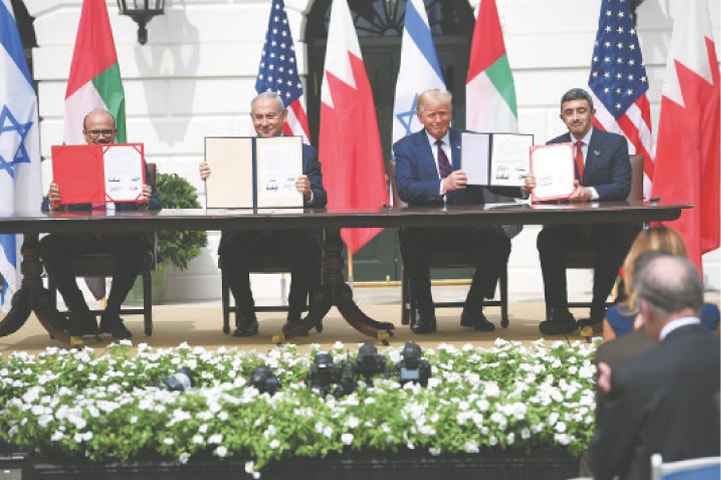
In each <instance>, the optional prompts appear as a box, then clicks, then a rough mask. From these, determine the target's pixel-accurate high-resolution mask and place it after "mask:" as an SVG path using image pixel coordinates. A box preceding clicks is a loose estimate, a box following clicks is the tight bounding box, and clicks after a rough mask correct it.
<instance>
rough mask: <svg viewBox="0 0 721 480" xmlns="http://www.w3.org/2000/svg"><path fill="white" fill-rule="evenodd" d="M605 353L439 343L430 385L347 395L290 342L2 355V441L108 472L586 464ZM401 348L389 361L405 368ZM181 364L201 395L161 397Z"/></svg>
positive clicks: (346, 354)
mask: <svg viewBox="0 0 721 480" xmlns="http://www.w3.org/2000/svg"><path fill="white" fill-rule="evenodd" d="M357 347H358V346H355V347H353V348H349V347H346V346H344V345H342V344H336V345H335V346H334V347H333V349H332V350H331V352H330V353H331V355H332V356H333V359H334V361H335V362H339V361H341V360H350V359H353V358H354V357H355V355H356V353H357V350H358V348H357ZM594 348H595V347H594V346H593V345H587V344H584V343H580V342H577V343H574V344H572V345H571V346H569V345H566V344H563V343H560V342H558V343H554V344H552V345H550V346H548V345H546V344H545V343H544V342H543V341H542V340H539V341H538V342H535V343H534V344H533V345H532V346H531V347H526V346H523V345H522V344H520V343H515V342H507V341H503V340H498V341H497V342H496V344H495V346H494V348H492V349H482V348H477V347H473V346H471V345H466V346H464V347H463V348H461V349H458V348H456V347H454V346H452V345H439V346H438V348H437V349H435V350H426V351H425V352H423V354H424V356H425V357H426V358H427V359H428V360H430V363H431V367H432V377H431V379H430V381H429V382H428V386H427V387H425V388H423V387H421V386H419V385H416V384H411V383H409V384H406V385H405V386H403V387H401V386H400V385H399V382H398V380H397V378H396V377H394V376H391V377H390V378H381V377H376V378H375V379H374V382H373V385H372V386H370V387H369V386H366V384H365V382H359V384H358V387H357V389H356V390H355V392H354V393H352V394H349V395H346V396H343V397H340V398H334V397H333V396H331V395H328V396H326V397H325V398H324V397H322V396H321V395H319V394H318V392H316V391H313V390H311V389H310V388H308V386H307V384H306V379H307V376H308V372H309V367H310V365H311V363H312V361H313V358H314V356H315V353H317V351H318V348H317V346H314V347H311V353H310V354H309V355H301V354H298V353H297V349H296V348H295V347H294V346H292V345H287V346H284V347H279V348H276V349H273V350H271V351H270V352H268V353H265V354H260V353H255V352H250V353H248V352H241V351H237V350H235V349H225V348H220V349H218V350H217V351H207V350H205V349H203V348H192V347H190V346H188V345H187V344H183V345H180V346H179V347H177V348H175V349H153V348H151V347H149V346H147V345H145V344H141V345H139V346H138V349H137V354H132V353H131V352H132V344H131V343H130V342H129V341H122V342H120V343H119V344H116V345H112V346H111V347H110V349H109V353H107V354H104V355H96V354H95V352H94V351H93V349H91V348H85V349H84V350H80V351H70V350H64V349H58V348H48V349H47V350H46V351H45V352H43V353H41V354H38V355H30V354H27V353H23V352H19V353H14V354H11V355H10V356H9V358H7V359H0V405H2V407H1V408H0V444H2V443H4V444H6V445H9V446H12V447H13V448H14V449H25V450H27V451H35V452H38V453H40V454H63V455H70V456H80V457H86V458H88V459H91V460H94V461H105V462H107V461H124V460H128V459H133V458H140V457H146V456H148V455H150V456H152V455H160V456H164V457H167V458H173V459H176V461H178V462H181V463H184V462H187V461H188V460H189V459H190V458H191V457H192V456H194V455H197V454H201V453H202V454H207V453H212V454H213V455H215V456H216V457H220V458H223V457H232V456H240V457H246V458H252V459H253V461H252V462H248V464H247V466H246V470H248V471H249V472H256V471H258V470H260V469H261V468H262V467H263V466H264V465H265V464H267V463H268V462H269V461H271V460H281V459H284V458H290V457H323V456H325V455H326V454H328V453H329V452H342V451H360V450H376V451H384V452H396V451H398V450H402V449H416V450H418V449H423V450H426V451H428V452H431V453H432V454H443V453H459V452H466V453H470V454H473V453H477V452H479V451H480V450H481V449H483V448H488V447H494V448H508V447H513V448H527V449H531V448H537V447H558V446H562V447H564V448H567V449H568V451H569V452H570V453H572V454H574V455H578V454H580V452H582V451H583V450H584V449H585V448H586V446H587V444H588V442H589V441H590V438H591V436H592V434H593V421H594V418H593V415H594V408H595V398H594V389H593V381H594V375H595V372H596V369H595V367H594V365H593V362H592V356H593V351H594ZM400 350H401V347H390V348H387V349H385V350H381V351H380V353H381V354H384V355H386V356H387V358H388V362H389V364H392V366H395V364H396V363H397V362H398V361H399V360H400ZM261 364H265V365H267V366H269V367H270V368H271V369H272V370H273V372H274V374H275V375H276V376H277V377H278V378H279V379H280V380H281V382H282V389H281V390H279V391H278V392H277V393H276V394H275V395H273V396H269V395H268V394H261V393H259V392H258V390H256V389H255V388H253V387H251V386H249V385H246V380H247V378H248V377H249V375H250V373H251V372H252V370H253V369H254V368H255V367H256V366H258V365H261ZM182 366H187V367H189V368H190V369H191V370H192V371H193V375H194V380H195V385H194V387H192V388H190V389H188V390H186V391H185V392H169V391H167V390H164V389H161V388H157V387H156V386H157V385H160V384H161V383H162V382H163V379H164V378H165V377H166V376H168V375H170V374H172V373H174V372H175V371H177V370H178V369H179V368H180V367H182Z"/></svg>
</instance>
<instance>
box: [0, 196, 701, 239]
mask: <svg viewBox="0 0 721 480" xmlns="http://www.w3.org/2000/svg"><path fill="white" fill-rule="evenodd" d="M684 208H691V206H690V205H686V204H671V203H663V202H648V201H644V202H626V201H618V202H588V203H549V204H532V205H529V204H527V203H516V204H488V205H477V206H476V205H469V206H450V207H448V208H446V209H444V208H443V207H408V208H398V209H394V208H383V209H379V210H377V211H368V210H343V211H333V210H306V211H302V210H282V209H278V210H257V211H255V212H254V211H252V210H243V209H235V210H207V211H206V210H202V209H194V210H160V211H157V212H142V211H138V212H115V213H112V214H111V213H95V212H87V213H50V214H45V213H17V214H15V215H3V216H0V233H42V232H47V233H52V232H67V231H86V232H96V231H103V232H112V231H161V230H258V229H266V228H332V229H338V228H345V227H381V228H388V227H430V226H443V227H454V226H464V225H507V224H522V225H547V224H583V223H641V222H649V221H665V220H674V219H676V218H678V217H679V216H680V215H681V210H682V209H684Z"/></svg>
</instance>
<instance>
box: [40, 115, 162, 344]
mask: <svg viewBox="0 0 721 480" xmlns="http://www.w3.org/2000/svg"><path fill="white" fill-rule="evenodd" d="M116 134H117V128H116V126H115V118H113V115H112V114H111V113H110V112H108V111H107V110H103V109H95V110H93V111H91V112H90V113H88V114H87V115H86V116H85V118H84V119H83V135H84V136H85V141H86V142H87V143H88V144H95V143H115V136H116ZM61 200H62V194H61V191H60V188H59V186H58V185H57V184H56V183H51V184H50V189H49V191H48V196H47V198H46V199H45V201H44V202H43V210H45V211H47V210H48V209H50V210H52V211H57V210H63V211H70V212H82V211H90V210H92V209H94V208H101V209H102V210H104V209H105V204H100V205H90V204H75V205H61V203H60V202H61ZM115 209H116V210H147V209H150V210H159V209H160V200H158V192H157V191H156V190H155V185H154V184H153V183H152V182H151V180H150V172H149V171H148V168H147V167H145V184H144V185H143V196H142V199H141V200H139V201H138V202H137V203H132V202H130V203H128V202H119V203H116V204H115ZM152 242H153V239H152V235H150V234H148V233H140V232H127V233H125V232H118V233H99V234H91V233H53V234H50V235H48V236H46V237H44V238H43V239H42V240H41V241H40V255H41V257H42V259H43V263H44V265H45V270H46V271H47V274H48V276H49V277H50V278H52V279H53V281H54V282H55V284H56V285H57V288H58V291H59V292H60V294H61V295H62V297H63V300H64V301H65V305H66V306H67V307H68V310H69V312H70V313H69V324H68V325H69V326H68V332H69V333H70V334H71V335H78V336H82V335H87V334H95V333H96V332H97V329H98V325H97V322H96V320H95V317H94V316H93V314H92V313H91V312H90V309H89V308H88V304H87V303H86V302H85V298H84V297H83V294H82V292H81V291H80V289H79V288H78V284H77V282H76V280H75V277H74V276H73V274H72V270H71V268H70V260H72V259H73V258H77V257H79V256H80V255H82V254H85V253H92V252H106V253H112V254H113V255H114V256H115V257H116V258H117V259H118V261H117V262H116V263H115V265H116V267H115V272H113V280H112V285H111V287H110V294H109V295H108V300H107V302H106V305H105V311H104V312H103V314H102V315H101V317H100V331H101V332H105V333H110V334H112V336H113V337H114V338H129V337H131V336H132V334H131V333H130V330H128V329H127V328H126V327H125V325H124V324H123V320H122V319H121V318H120V306H121V305H122V303H123V302H124V301H125V297H126V296H127V295H128V292H129V291H130V289H131V288H132V287H133V283H135V277H137V275H138V271H139V270H140V267H141V264H142V261H143V258H144V257H145V255H146V254H147V252H148V249H149V248H151V247H152Z"/></svg>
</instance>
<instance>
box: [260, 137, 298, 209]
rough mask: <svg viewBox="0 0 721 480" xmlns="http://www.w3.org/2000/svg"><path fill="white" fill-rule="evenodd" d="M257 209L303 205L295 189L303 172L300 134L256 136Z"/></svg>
mask: <svg viewBox="0 0 721 480" xmlns="http://www.w3.org/2000/svg"><path fill="white" fill-rule="evenodd" d="M255 155H256V159H255V160H256V169H257V170H256V171H257V182H258V183H257V188H258V208H280V207H289V208H292V207H296V208H303V195H302V194H300V193H299V192H298V190H296V188H295V181H296V179H297V178H298V177H299V176H300V175H301V174H302V172H303V141H302V139H301V137H270V138H257V139H256V144H255Z"/></svg>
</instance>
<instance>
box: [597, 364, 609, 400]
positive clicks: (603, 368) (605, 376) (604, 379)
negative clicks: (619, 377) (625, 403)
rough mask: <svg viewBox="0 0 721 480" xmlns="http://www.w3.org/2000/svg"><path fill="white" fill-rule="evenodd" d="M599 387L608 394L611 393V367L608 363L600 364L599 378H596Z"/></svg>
mask: <svg viewBox="0 0 721 480" xmlns="http://www.w3.org/2000/svg"><path fill="white" fill-rule="evenodd" d="M596 385H598V389H599V390H601V391H602V392H603V393H605V394H606V395H608V394H609V393H611V367H610V366H609V365H608V363H605V362H601V363H599V364H598V380H596Z"/></svg>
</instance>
